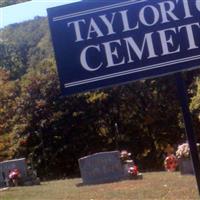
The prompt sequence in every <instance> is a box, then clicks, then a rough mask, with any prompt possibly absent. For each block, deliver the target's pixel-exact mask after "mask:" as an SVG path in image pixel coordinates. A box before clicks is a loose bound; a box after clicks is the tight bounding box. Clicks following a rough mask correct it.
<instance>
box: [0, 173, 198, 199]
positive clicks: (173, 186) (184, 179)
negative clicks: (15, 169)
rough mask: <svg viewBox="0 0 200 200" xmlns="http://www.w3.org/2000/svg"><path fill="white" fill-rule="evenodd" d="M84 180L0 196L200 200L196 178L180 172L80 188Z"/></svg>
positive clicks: (14, 191) (50, 184)
mask: <svg viewBox="0 0 200 200" xmlns="http://www.w3.org/2000/svg"><path fill="white" fill-rule="evenodd" d="M80 183H81V179H66V180H59V181H51V182H43V183H42V184H41V185H40V186H32V187H15V188H10V189H9V190H7V191H2V192H0V200H134V199H138V200H143V199H147V200H148V199H155V200H160V199H166V200H170V199H171V200H178V199H180V200H184V199H187V200H191V199H200V198H199V196H198V192H197V186H196V180H195V177H194V176H190V175H187V176H181V175H180V173H179V172H175V173H167V172H153V173H143V180H128V181H121V182H115V183H109V184H101V185H93V186H77V185H79V184H80Z"/></svg>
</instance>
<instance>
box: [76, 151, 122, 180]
mask: <svg viewBox="0 0 200 200" xmlns="http://www.w3.org/2000/svg"><path fill="white" fill-rule="evenodd" d="M79 167H80V171H81V177H82V179H83V183H84V184H99V183H107V182H114V181H119V180H121V179H123V178H124V170H123V166H122V163H121V161H120V152H119V151H109V152H100V153H96V154H93V155H89V156H86V157H83V158H80V159H79Z"/></svg>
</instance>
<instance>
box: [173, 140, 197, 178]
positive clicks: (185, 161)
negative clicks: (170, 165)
mask: <svg viewBox="0 0 200 200" xmlns="http://www.w3.org/2000/svg"><path fill="white" fill-rule="evenodd" d="M197 150H198V152H200V144H199V143H197ZM176 157H177V158H178V164H179V170H180V172H181V174H182V175H184V174H194V170H193V165H192V161H191V159H190V147H189V144H188V143H187V142H186V143H183V144H181V145H179V146H178V149H177V151H176Z"/></svg>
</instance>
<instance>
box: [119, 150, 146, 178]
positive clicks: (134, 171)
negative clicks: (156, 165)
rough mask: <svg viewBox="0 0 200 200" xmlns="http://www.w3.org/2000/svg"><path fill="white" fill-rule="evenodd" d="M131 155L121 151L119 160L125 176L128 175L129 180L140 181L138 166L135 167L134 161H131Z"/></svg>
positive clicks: (140, 175)
mask: <svg viewBox="0 0 200 200" xmlns="http://www.w3.org/2000/svg"><path fill="white" fill-rule="evenodd" d="M131 155H132V154H131V153H130V152H128V151H126V150H123V151H121V153H120V159H121V161H122V164H123V167H124V170H125V174H127V175H128V177H129V178H130V179H141V178H142V174H141V173H139V170H138V166H137V165H135V163H134V161H133V160H132V159H131Z"/></svg>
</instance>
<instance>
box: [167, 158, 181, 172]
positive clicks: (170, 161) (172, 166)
mask: <svg viewBox="0 0 200 200" xmlns="http://www.w3.org/2000/svg"><path fill="white" fill-rule="evenodd" d="M177 166H178V160H177V158H176V156H175V155H174V154H171V155H168V156H167V157H166V158H165V161H164V167H165V170H166V171H168V172H174V171H176V169H177Z"/></svg>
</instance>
